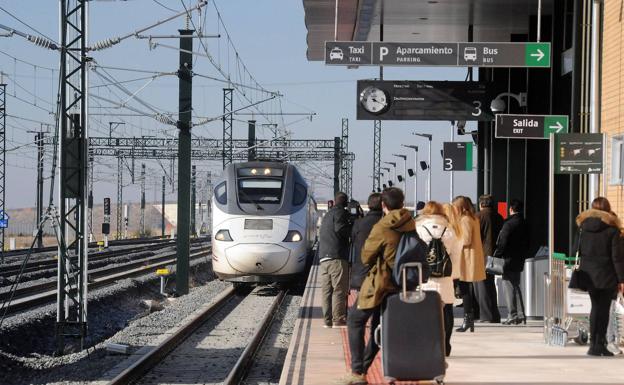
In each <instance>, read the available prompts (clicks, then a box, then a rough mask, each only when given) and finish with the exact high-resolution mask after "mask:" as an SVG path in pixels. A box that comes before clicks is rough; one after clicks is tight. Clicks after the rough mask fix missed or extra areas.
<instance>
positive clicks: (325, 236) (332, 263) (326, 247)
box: [318, 192, 351, 327]
mask: <svg viewBox="0 0 624 385" xmlns="http://www.w3.org/2000/svg"><path fill="white" fill-rule="evenodd" d="M347 202H348V198H347V194H345V193H343V192H338V193H336V197H335V199H334V203H335V204H334V207H332V208H331V209H329V211H328V212H327V214H325V215H324V216H323V220H322V222H321V229H320V231H319V249H318V254H319V261H320V266H319V272H320V275H321V291H322V296H323V297H322V308H323V318H324V320H325V327H346V326H347V303H346V301H347V293H348V291H349V278H348V276H349V235H350V234H351V224H350V221H349V213H348V212H347V210H346V206H347Z"/></svg>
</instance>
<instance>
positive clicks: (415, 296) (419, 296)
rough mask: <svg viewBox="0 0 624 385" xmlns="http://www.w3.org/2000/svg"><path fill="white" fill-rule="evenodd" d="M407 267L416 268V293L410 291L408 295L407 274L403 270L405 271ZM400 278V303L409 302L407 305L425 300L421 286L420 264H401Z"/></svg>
mask: <svg viewBox="0 0 624 385" xmlns="http://www.w3.org/2000/svg"><path fill="white" fill-rule="evenodd" d="M409 267H416V268H418V287H417V288H416V291H410V292H409V293H408V291H407V274H406V273H405V270H407V268H409ZM401 278H402V285H401V286H402V287H401V294H400V296H399V298H400V299H401V301H403V302H409V303H418V302H422V301H423V300H424V299H425V292H424V291H423V289H422V286H423V283H422V282H423V279H422V263H421V262H407V263H404V264H402V265H401Z"/></svg>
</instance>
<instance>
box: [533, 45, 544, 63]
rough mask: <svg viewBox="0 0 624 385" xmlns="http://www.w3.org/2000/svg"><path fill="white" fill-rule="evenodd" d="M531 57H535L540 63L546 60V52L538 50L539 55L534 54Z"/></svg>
mask: <svg viewBox="0 0 624 385" xmlns="http://www.w3.org/2000/svg"><path fill="white" fill-rule="evenodd" d="M531 56H534V57H536V58H537V61H540V60H542V59H543V58H544V52H542V50H541V49H539V48H538V49H537V53H532V54H531Z"/></svg>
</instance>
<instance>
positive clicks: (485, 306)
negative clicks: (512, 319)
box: [474, 195, 504, 323]
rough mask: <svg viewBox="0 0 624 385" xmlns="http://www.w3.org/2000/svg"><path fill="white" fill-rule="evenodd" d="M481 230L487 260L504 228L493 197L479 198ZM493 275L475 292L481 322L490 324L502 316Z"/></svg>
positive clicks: (487, 275) (481, 283) (476, 283)
mask: <svg viewBox="0 0 624 385" xmlns="http://www.w3.org/2000/svg"><path fill="white" fill-rule="evenodd" d="M476 217H477V219H479V225H480V228H481V242H483V255H484V256H485V257H486V258H487V256H489V255H493V253H494V249H495V247H496V239H497V238H498V234H499V233H500V231H501V228H502V227H503V221H504V219H503V217H502V216H501V215H500V214H499V213H497V212H496V211H495V210H494V198H493V197H492V196H491V195H481V196H480V197H479V212H477V214H476ZM495 278H496V276H494V275H493V274H488V273H487V272H486V274H485V280H484V281H481V282H475V283H474V291H475V295H476V297H477V302H478V303H479V315H480V318H479V321H478V322H488V323H500V321H501V316H500V312H499V311H498V301H497V294H496V285H495V283H494V279H495Z"/></svg>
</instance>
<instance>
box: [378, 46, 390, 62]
mask: <svg viewBox="0 0 624 385" xmlns="http://www.w3.org/2000/svg"><path fill="white" fill-rule="evenodd" d="M387 54H388V47H381V48H380V49H379V61H383V58H384V56H386V55H387Z"/></svg>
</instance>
